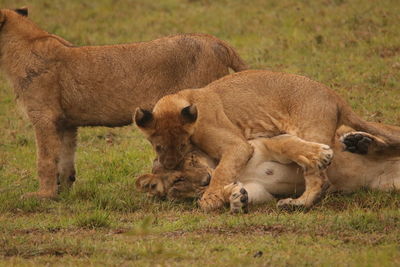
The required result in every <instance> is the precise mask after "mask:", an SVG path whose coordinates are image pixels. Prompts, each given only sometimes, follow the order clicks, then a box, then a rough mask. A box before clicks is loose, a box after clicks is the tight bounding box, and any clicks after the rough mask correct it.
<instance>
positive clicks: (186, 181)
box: [136, 167, 211, 200]
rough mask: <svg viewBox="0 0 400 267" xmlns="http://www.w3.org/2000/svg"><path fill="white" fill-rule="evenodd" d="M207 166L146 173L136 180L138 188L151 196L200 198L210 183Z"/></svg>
mask: <svg viewBox="0 0 400 267" xmlns="http://www.w3.org/2000/svg"><path fill="white" fill-rule="evenodd" d="M210 179H211V174H210V173H209V172H208V171H207V169H206V168H195V167H192V168H190V169H185V170H183V171H165V172H162V173H156V174H153V173H151V174H144V175H142V176H140V177H139V178H138V179H137V180H136V188H137V189H138V190H139V191H141V192H144V193H147V195H148V196H150V197H158V198H160V199H165V198H168V199H170V200H185V199H193V198H200V197H201V196H202V195H203V193H204V191H205V189H206V188H207V186H208V185H209V183H210Z"/></svg>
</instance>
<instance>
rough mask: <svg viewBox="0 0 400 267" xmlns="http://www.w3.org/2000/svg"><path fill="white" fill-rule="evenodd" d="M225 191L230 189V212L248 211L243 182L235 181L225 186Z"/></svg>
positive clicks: (247, 198) (246, 194) (247, 199)
mask: <svg viewBox="0 0 400 267" xmlns="http://www.w3.org/2000/svg"><path fill="white" fill-rule="evenodd" d="M224 190H225V191H230V192H231V193H230V196H229V203H230V209H231V212H232V213H240V212H243V213H248V212H249V196H248V193H247V191H246V189H245V188H244V187H243V184H242V183H240V182H235V183H232V184H229V185H227V186H225V188H224Z"/></svg>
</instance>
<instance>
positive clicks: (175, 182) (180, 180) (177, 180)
mask: <svg viewBox="0 0 400 267" xmlns="http://www.w3.org/2000/svg"><path fill="white" fill-rule="evenodd" d="M184 181H185V179H184V178H182V177H179V178H178V179H176V180H175V181H174V183H173V184H177V183H179V182H184Z"/></svg>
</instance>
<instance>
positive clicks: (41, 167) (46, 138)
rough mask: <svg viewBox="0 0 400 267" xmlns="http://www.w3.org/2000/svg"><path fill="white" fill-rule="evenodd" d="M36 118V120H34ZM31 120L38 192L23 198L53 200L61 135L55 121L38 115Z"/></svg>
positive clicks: (56, 191) (55, 190)
mask: <svg viewBox="0 0 400 267" xmlns="http://www.w3.org/2000/svg"><path fill="white" fill-rule="evenodd" d="M36 118H37V119H36ZM35 119H36V120H33V122H34V127H35V134H36V146H37V157H38V158H37V168H38V176H39V191H37V192H32V193H27V194H25V195H24V197H38V198H55V197H57V193H58V184H57V177H58V174H59V173H58V166H57V164H58V162H59V159H60V152H61V142H62V133H61V132H60V129H59V128H58V127H57V123H56V120H53V119H52V117H51V116H46V115H45V114H40V116H37V117H36V116H35Z"/></svg>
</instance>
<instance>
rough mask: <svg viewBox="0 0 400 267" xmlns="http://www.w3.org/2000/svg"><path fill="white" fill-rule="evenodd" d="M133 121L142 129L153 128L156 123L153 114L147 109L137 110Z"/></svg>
mask: <svg viewBox="0 0 400 267" xmlns="http://www.w3.org/2000/svg"><path fill="white" fill-rule="evenodd" d="M133 120H134V121H135V123H136V125H137V126H138V127H141V128H149V127H151V126H152V124H153V123H152V122H153V121H154V117H153V113H152V112H151V111H148V110H146V109H141V108H137V109H136V111H135V115H133Z"/></svg>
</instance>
